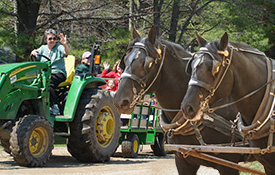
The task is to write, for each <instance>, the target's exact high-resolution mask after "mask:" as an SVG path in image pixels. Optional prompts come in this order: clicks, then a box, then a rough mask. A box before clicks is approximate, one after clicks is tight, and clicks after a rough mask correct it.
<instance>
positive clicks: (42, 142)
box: [29, 126, 49, 157]
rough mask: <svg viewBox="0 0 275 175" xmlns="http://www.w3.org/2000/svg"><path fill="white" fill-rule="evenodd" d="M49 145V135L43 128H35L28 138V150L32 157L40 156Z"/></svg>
mask: <svg viewBox="0 0 275 175" xmlns="http://www.w3.org/2000/svg"><path fill="white" fill-rule="evenodd" d="M48 145H49V135H48V132H47V131H46V129H45V128H43V127H41V126H40V127H37V128H35V129H34V130H33V131H32V133H31V135H30V138H29V150H30V153H31V154H32V155H33V156H34V157H41V156H42V155H43V154H44V153H45V152H46V150H47V148H48Z"/></svg>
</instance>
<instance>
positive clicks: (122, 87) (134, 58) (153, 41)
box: [114, 26, 165, 114]
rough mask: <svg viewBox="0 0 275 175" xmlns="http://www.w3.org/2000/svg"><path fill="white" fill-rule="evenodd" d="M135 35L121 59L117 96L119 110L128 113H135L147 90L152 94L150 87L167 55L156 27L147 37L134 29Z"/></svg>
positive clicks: (115, 102)
mask: <svg viewBox="0 0 275 175" xmlns="http://www.w3.org/2000/svg"><path fill="white" fill-rule="evenodd" d="M132 35H133V38H134V39H133V41H131V42H130V43H129V45H128V48H127V51H126V53H125V55H124V56H123V57H122V59H121V62H120V67H121V68H122V69H123V70H124V72H123V74H122V75H121V78H120V83H119V89H118V91H117V92H116V94H115V97H114V104H115V106H116V107H117V109H118V111H119V112H120V113H126V114H130V113H132V112H133V110H134V106H135V105H136V103H137V102H138V101H139V100H140V99H141V98H142V96H143V95H144V94H145V93H152V91H151V88H152V86H153V84H154V82H155V81H156V79H157V76H158V75H157V74H158V73H159V72H160V69H161V65H162V64H163V58H164V54H165V46H164V45H162V44H161V43H160V42H159V40H158V39H157V37H156V28H155V27H154V26H153V27H152V28H151V30H150V31H149V34H148V37H147V38H142V37H141V36H140V34H139V33H138V32H137V31H136V29H135V28H133V30H132Z"/></svg>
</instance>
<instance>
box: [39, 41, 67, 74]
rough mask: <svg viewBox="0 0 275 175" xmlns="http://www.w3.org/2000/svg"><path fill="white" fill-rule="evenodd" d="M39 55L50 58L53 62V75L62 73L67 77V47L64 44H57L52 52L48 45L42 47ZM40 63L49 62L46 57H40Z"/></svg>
mask: <svg viewBox="0 0 275 175" xmlns="http://www.w3.org/2000/svg"><path fill="white" fill-rule="evenodd" d="M38 52H39V54H42V55H45V56H46V57H48V58H50V60H51V62H52V73H53V74H57V73H62V74H64V75H65V77H67V75H66V69H65V61H64V57H65V47H64V46H63V45H62V44H59V43H56V44H55V45H54V47H53V48H52V50H51V51H50V50H49V48H48V45H42V46H41V47H40V48H39V49H38ZM37 58H38V60H40V62H47V61H48V60H47V59H46V58H44V57H41V56H38V57H37Z"/></svg>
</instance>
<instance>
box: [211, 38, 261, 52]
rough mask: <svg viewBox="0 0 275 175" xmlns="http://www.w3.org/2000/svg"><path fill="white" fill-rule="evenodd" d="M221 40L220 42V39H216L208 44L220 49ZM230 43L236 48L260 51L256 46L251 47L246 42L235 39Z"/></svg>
mask: <svg viewBox="0 0 275 175" xmlns="http://www.w3.org/2000/svg"><path fill="white" fill-rule="evenodd" d="M219 42H220V41H219V40H216V41H213V42H210V43H208V44H209V45H210V46H211V48H213V49H216V50H219V49H218V45H219ZM228 45H229V46H233V47H235V48H240V49H245V50H251V51H256V52H259V50H258V49H255V48H253V47H251V46H250V45H248V44H246V43H243V42H233V41H230V42H229V44H228Z"/></svg>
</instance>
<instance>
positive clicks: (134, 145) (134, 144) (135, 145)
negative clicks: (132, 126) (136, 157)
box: [133, 140, 138, 153]
mask: <svg viewBox="0 0 275 175" xmlns="http://www.w3.org/2000/svg"><path fill="white" fill-rule="evenodd" d="M133 151H134V153H136V152H138V141H137V140H135V141H134V143H133Z"/></svg>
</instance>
